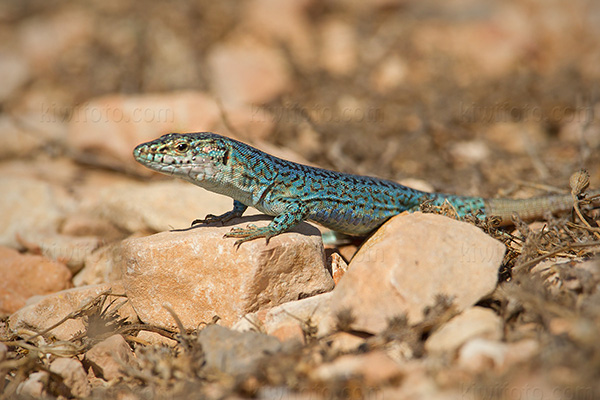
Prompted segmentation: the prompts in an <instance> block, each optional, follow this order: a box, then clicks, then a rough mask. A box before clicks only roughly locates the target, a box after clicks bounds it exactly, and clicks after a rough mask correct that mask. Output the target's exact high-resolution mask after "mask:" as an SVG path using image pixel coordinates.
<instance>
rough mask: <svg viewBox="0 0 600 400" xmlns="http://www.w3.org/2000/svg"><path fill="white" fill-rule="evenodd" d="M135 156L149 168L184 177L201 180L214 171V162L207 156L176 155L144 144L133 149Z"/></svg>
mask: <svg viewBox="0 0 600 400" xmlns="http://www.w3.org/2000/svg"><path fill="white" fill-rule="evenodd" d="M133 156H134V158H135V160H136V161H137V162H139V163H140V164H142V165H144V166H145V167H147V168H150V169H152V170H154V171H158V172H161V173H163V174H167V175H172V176H179V177H182V178H184V179H193V180H196V181H199V180H204V179H205V178H206V177H207V176H211V175H212V174H213V173H214V170H213V164H214V163H213V162H212V161H211V160H210V159H209V158H205V157H200V156H192V157H175V156H172V155H170V154H163V153H156V152H153V151H150V150H149V149H148V148H146V147H145V146H143V145H141V146H138V147H136V148H135V149H134V150H133Z"/></svg>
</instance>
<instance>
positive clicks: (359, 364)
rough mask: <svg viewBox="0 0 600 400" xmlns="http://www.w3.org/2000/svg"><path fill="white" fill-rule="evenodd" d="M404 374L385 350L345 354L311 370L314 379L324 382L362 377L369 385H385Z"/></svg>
mask: <svg viewBox="0 0 600 400" xmlns="http://www.w3.org/2000/svg"><path fill="white" fill-rule="evenodd" d="M402 375H403V370H402V369H401V368H400V366H399V365H398V364H397V363H396V362H395V361H394V360H392V359H391V358H389V357H388V356H387V355H386V354H385V353H384V352H383V351H372V352H369V353H367V354H361V355H344V356H341V357H338V358H337V359H336V360H335V361H333V362H332V363H329V364H323V365H320V366H318V367H317V368H316V369H315V370H313V371H311V377H312V378H313V379H316V380H320V381H324V382H331V381H333V380H345V379H350V378H356V377H362V379H363V380H364V383H365V384H366V385H367V386H378V385H384V384H386V383H389V382H390V381H392V380H394V379H397V378H400V377H401V376H402Z"/></svg>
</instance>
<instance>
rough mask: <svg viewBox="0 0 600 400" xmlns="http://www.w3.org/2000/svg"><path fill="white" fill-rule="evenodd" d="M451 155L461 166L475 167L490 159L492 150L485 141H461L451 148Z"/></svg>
mask: <svg viewBox="0 0 600 400" xmlns="http://www.w3.org/2000/svg"><path fill="white" fill-rule="evenodd" d="M449 151H450V155H451V156H452V157H453V158H454V161H455V162H456V163H457V164H459V165H461V164H466V165H473V164H477V163H480V162H482V161H484V160H486V159H488V158H489V156H490V153H491V150H490V148H489V147H488V145H487V144H486V142H485V141H483V140H471V141H459V142H455V143H453V144H452V145H451V147H450V150H449Z"/></svg>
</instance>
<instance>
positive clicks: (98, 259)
mask: <svg viewBox="0 0 600 400" xmlns="http://www.w3.org/2000/svg"><path fill="white" fill-rule="evenodd" d="M120 246H121V244H120V242H117V243H114V244H109V245H106V246H103V247H101V248H100V249H98V250H97V251H94V252H93V253H92V254H90V255H89V256H88V257H87V258H86V259H85V267H83V269H82V270H81V271H79V272H78V273H77V275H75V276H74V277H73V285H74V286H76V287H79V286H86V285H99V284H102V283H111V282H116V281H119V280H121V279H123V272H124V271H123V269H122V268H121V264H120V260H119V257H118V254H119V251H120Z"/></svg>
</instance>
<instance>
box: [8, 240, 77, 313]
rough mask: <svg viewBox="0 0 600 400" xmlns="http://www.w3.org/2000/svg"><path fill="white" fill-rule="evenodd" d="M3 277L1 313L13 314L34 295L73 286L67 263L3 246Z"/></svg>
mask: <svg viewBox="0 0 600 400" xmlns="http://www.w3.org/2000/svg"><path fill="white" fill-rule="evenodd" d="M0 276H2V279H0V314H12V313H13V312H15V311H17V310H18V309H20V308H21V307H23V306H24V305H25V302H26V300H27V299H28V298H29V297H31V296H34V295H46V294H49V293H54V292H58V291H59V290H63V289H67V288H69V287H70V286H71V272H70V271H69V269H68V268H67V267H66V266H65V265H64V264H62V263H59V262H56V261H52V260H48V259H47V258H45V257H42V256H38V255H30V254H21V253H19V252H18V251H16V250H14V249H11V248H8V247H1V246H0Z"/></svg>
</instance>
